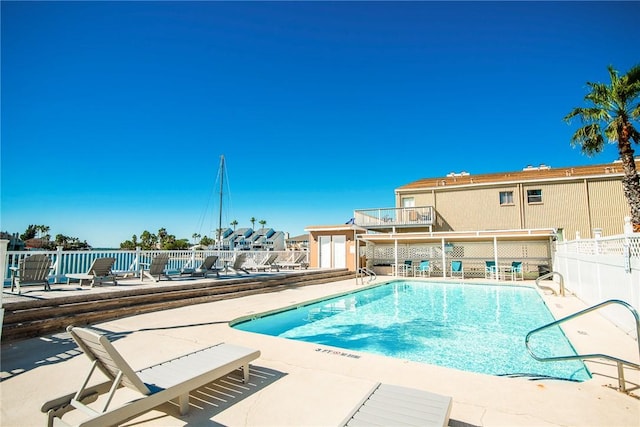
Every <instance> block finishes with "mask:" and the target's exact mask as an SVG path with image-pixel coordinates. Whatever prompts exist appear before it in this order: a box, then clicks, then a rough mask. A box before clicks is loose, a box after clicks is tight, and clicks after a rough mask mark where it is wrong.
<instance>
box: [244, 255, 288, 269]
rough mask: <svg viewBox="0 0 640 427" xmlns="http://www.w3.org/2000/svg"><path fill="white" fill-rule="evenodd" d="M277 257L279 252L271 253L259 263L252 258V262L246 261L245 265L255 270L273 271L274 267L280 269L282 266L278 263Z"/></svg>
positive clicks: (246, 267)
mask: <svg viewBox="0 0 640 427" xmlns="http://www.w3.org/2000/svg"><path fill="white" fill-rule="evenodd" d="M277 259H278V254H270V255H268V256H267V257H266V258H264V259H263V260H262V261H261V262H259V263H256V262H255V261H253V260H252V262H246V263H245V264H244V265H243V267H244V268H245V269H249V270H253V271H267V270H270V271H273V270H274V269H275V270H276V271H280V267H278V265H277V264H276V260H277Z"/></svg>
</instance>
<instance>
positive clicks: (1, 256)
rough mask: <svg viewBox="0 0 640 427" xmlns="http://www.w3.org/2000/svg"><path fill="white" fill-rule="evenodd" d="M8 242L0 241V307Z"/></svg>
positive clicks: (5, 272) (5, 273) (0, 304)
mask: <svg viewBox="0 0 640 427" xmlns="http://www.w3.org/2000/svg"><path fill="white" fill-rule="evenodd" d="M8 246H9V240H7V239H0V264H1V265H2V288H3V289H2V290H0V307H2V294H4V279H6V278H7V247H8Z"/></svg>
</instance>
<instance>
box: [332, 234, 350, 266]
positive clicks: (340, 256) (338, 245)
mask: <svg viewBox="0 0 640 427" xmlns="http://www.w3.org/2000/svg"><path fill="white" fill-rule="evenodd" d="M332 237H333V268H346V267H347V236H332Z"/></svg>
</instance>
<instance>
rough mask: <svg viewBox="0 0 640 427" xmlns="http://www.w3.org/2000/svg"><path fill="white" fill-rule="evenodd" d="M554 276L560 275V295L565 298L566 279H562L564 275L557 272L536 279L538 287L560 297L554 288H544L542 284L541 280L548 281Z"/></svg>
mask: <svg viewBox="0 0 640 427" xmlns="http://www.w3.org/2000/svg"><path fill="white" fill-rule="evenodd" d="M554 275H558V277H560V282H559V284H558V285H559V286H560V295H561V296H564V277H562V274H560V273H559V272H557V271H551V272H549V273H546V274H543V275H542V276H539V277H538V278H537V279H536V286H537V287H539V288H540V289H546V290H549V291H551V292H553V294H554V295H558V294H557V293H556V291H555V290H554V289H553V288H551V287H549V286H543V285H541V284H540V280H544V279H546V278H548V277H552V276H554Z"/></svg>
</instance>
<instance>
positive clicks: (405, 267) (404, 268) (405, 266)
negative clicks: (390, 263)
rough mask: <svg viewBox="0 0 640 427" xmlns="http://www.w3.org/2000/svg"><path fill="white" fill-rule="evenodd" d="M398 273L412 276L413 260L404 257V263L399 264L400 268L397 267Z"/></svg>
mask: <svg viewBox="0 0 640 427" xmlns="http://www.w3.org/2000/svg"><path fill="white" fill-rule="evenodd" d="M398 274H399V275H400V276H405V277H406V276H412V275H413V261H412V260H410V259H405V260H404V263H402V264H400V268H399V269H398Z"/></svg>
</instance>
